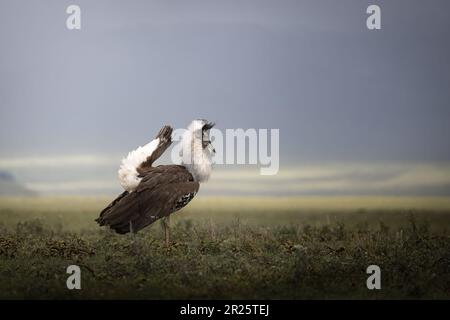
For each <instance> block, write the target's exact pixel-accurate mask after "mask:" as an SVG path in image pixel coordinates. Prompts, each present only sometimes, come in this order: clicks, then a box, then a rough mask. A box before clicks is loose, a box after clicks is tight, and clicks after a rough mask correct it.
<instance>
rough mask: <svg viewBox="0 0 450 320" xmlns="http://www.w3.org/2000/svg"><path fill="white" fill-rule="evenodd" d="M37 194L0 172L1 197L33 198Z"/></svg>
mask: <svg viewBox="0 0 450 320" xmlns="http://www.w3.org/2000/svg"><path fill="white" fill-rule="evenodd" d="M35 194H36V193H35V192H34V191H31V190H29V189H27V188H26V187H25V186H23V185H22V184H20V183H19V182H17V181H16V179H15V178H14V176H13V175H12V174H11V173H9V172H7V171H3V170H0V196H32V195H35Z"/></svg>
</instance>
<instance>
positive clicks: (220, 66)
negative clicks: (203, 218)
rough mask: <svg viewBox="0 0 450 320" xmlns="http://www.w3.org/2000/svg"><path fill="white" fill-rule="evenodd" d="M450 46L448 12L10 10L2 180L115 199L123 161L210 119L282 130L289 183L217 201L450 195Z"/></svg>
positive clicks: (352, 6) (150, 5) (324, 6)
mask: <svg viewBox="0 0 450 320" xmlns="http://www.w3.org/2000/svg"><path fill="white" fill-rule="evenodd" d="M71 4H77V5H79V6H80V8H81V30H68V29H67V28H66V24H65V23H66V19H67V17H68V14H67V13H66V8H67V7H68V6H69V5H71ZM370 4H377V5H379V6H380V8H381V26H382V28H381V30H375V31H371V30H368V29H367V27H366V19H367V17H368V15H367V14H366V8H367V7H368V6H369V5H370ZM448 39H450V3H449V2H448V1H446V0H441V1H438V0H436V1H432V2H425V1H413V0H398V1H356V0H354V1H349V0H343V1H331V0H329V1H324V0H308V1H298V0H295V1H286V0H283V1H275V0H269V1H268V0H258V1H257V0H246V1H242V0H241V1H233V0H231V1H229V0H227V1H224V0H222V1H197V0H190V1H162V0H157V1H135V0H132V1H101V0H100V1H56V0H54V1H48V0H43V1H17V0H14V1H13V0H1V1H0V48H1V50H0V170H6V171H9V172H12V173H13V174H14V175H15V176H16V177H17V179H18V180H19V181H20V182H22V183H24V184H26V185H27V186H29V187H30V188H31V189H35V190H37V191H39V192H44V193H45V192H50V193H52V192H55V193H65V192H68V193H70V192H74V193H77V192H86V193H90V192H94V191H95V192H116V191H118V190H119V189H118V187H117V181H116V170H117V167H118V165H119V161H120V158H121V156H123V155H125V154H126V153H127V152H128V151H130V150H131V149H134V148H136V147H137V146H138V145H142V144H144V143H146V142H148V141H150V140H151V139H152V138H153V137H154V135H155V134H156V132H157V131H158V130H159V128H160V127H161V126H162V125H164V124H171V125H172V126H173V127H175V128H182V127H185V126H186V125H187V124H188V123H189V122H190V121H191V120H192V119H195V118H206V119H209V120H212V121H215V122H216V123H217V125H216V126H217V128H219V129H222V130H225V129H227V128H244V129H247V128H256V129H261V128H268V129H270V128H277V129H280V175H279V176H277V177H272V178H270V177H261V176H259V174H258V170H255V168H254V166H239V167H235V166H226V167H224V166H221V167H219V168H217V170H218V174H217V177H218V178H217V180H216V181H215V182H214V180H212V181H211V185H210V187H209V189H207V190H209V192H212V193H214V192H216V193H219V194H222V193H224V192H228V193H233V194H234V193H244V192H247V193H252V194H254V193H256V194H289V195H291V194H293V195H297V194H342V193H344V194H347V193H351V194H360V193H364V194H372V193H373V194H380V193H381V194H392V193H394V194H413V195H417V194H419V195H421V194H424V195H428V194H437V195H450V174H449V171H448V168H449V166H448V164H449V163H450V139H448V137H449V136H450V126H449V125H448V121H449V119H450V105H449V103H450V90H449V89H450V41H449V40H448ZM393 168H394V169H393ZM232 169H236V170H238V169H239V170H244V171H245V172H247V173H248V175H247V177H248V180H246V181H243V180H242V181H241V180H240V181H241V182H242V184H241V189H246V190H247V191H245V190H239V189H236V186H235V184H234V185H233V182H235V181H236V180H233V179H234V178H232V177H233V174H231V173H229V172H228V170H232ZM293 172H295V174H293ZM312 173H316V176H311V175H312ZM327 174H328V175H327ZM245 176H246V175H245V174H244V175H240V177H245ZM213 177H214V176H213ZM220 177H221V178H220ZM280 177H285V179H289V180H290V182H289V183H286V182H285V181H283V182H282V183H280V182H279V184H277V182H276V181H280V179H281V178H280ZM412 177H414V178H412ZM235 178H236V179H237V177H235ZM221 179H222V180H223V181H222V180H221ZM229 179H232V180H231V183H230V182H227V181H228V180H229ZM242 179H244V178H242ZM261 179H262V180H261ZM277 179H278V180H277ZM308 179H309V180H308ZM311 179H312V180H311ZM396 179H397V180H396ZM398 179H400V180H401V181H403V182H402V183H400V184H399V182H398ZM281 180H282V179H281ZM380 181H382V182H383V183H381V182H380ZM405 181H406V182H405ZM219 182H220V183H219ZM244 182H245V183H248V185H246V184H245V183H244ZM227 183H228V187H226V186H227ZM215 184H217V186H215ZM380 184H381V185H380ZM319 185H320V186H319ZM257 186H259V187H257ZM261 186H266V187H265V188H264V190H262V189H261V188H262V187H261ZM249 190H250V191H249Z"/></svg>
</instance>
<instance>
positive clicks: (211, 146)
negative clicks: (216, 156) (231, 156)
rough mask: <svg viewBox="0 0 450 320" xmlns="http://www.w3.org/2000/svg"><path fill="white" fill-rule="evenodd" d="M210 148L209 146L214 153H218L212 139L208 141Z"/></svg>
mask: <svg viewBox="0 0 450 320" xmlns="http://www.w3.org/2000/svg"><path fill="white" fill-rule="evenodd" d="M208 148H209V149H210V150H211V151H212V152H213V153H216V149H214V147H213V145H212V143H211V141H208Z"/></svg>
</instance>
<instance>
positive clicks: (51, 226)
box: [0, 197, 450, 299]
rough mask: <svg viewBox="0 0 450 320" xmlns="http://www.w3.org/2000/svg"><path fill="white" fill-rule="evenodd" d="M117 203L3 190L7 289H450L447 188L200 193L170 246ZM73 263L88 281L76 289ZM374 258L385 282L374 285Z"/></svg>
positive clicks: (226, 293)
mask: <svg viewBox="0 0 450 320" xmlns="http://www.w3.org/2000/svg"><path fill="white" fill-rule="evenodd" d="M107 202H108V199H106V198H74V197H72V198H0V221H1V222H0V298H7V299H9V298H19V299H22V298H33V299H41V298H58V299H73V298H81V299H85V298H86V299H93V298H99V299H108V298H135V299H136V298H137V299H157V298H162V299H166V298H169V299H170V298H181V299H184V298H200V299H207V298H216V299H219V298H236V299H239V298H248V299H265V298H268V299H305V298H306V299H308V298H327V299H334V298H356V299H359V298H363V299H366V298H367V299H380V298H444V299H449V298H450V230H449V227H450V210H449V209H447V208H449V207H448V206H447V204H448V200H447V199H445V198H436V199H401V200H399V199H396V198H391V199H389V198H384V199H382V198H366V199H365V198H359V200H358V199H356V200H353V201H352V200H351V199H345V198H330V199H326V198H320V199H319V198H317V199H313V198H304V199H301V198H297V199H293V198H286V199H283V198H280V199H244V198H242V199H239V198H228V199H226V198H224V199H213V198H203V199H202V198H198V199H195V200H194V201H193V202H192V204H190V205H189V206H188V207H187V208H186V209H183V210H182V211H180V212H179V213H176V214H175V215H174V218H173V219H172V242H173V243H172V245H171V246H170V248H167V247H166V246H165V244H164V240H163V237H164V235H163V232H162V230H161V228H160V224H159V223H155V224H154V225H152V226H151V227H149V228H146V229H145V230H143V232H140V233H138V234H137V235H134V236H133V235H125V236H120V235H116V234H114V233H112V232H110V231H109V230H107V229H104V228H99V227H98V226H97V225H96V224H95V222H94V219H95V218H96V217H97V215H98V213H99V211H100V210H101V208H102V207H104V206H105V205H106V204H107ZM364 204H367V205H366V206H364ZM362 208H365V209H362ZM411 208H416V209H411ZM426 208H429V209H426ZM71 264H76V265H79V266H80V267H81V270H82V290H71V291H70V290H68V289H67V288H66V279H67V277H68V276H69V275H68V274H66V268H67V266H69V265H71ZM371 264H376V265H379V266H380V267H381V270H382V280H381V283H382V289H381V290H373V291H370V290H368V289H367V288H366V279H367V277H368V275H367V274H366V268H367V267H368V266H369V265H371Z"/></svg>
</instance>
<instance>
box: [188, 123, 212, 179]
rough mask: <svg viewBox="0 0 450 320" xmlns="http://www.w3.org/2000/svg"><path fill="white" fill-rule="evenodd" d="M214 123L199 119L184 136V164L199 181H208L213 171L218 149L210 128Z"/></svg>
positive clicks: (191, 124)
mask: <svg viewBox="0 0 450 320" xmlns="http://www.w3.org/2000/svg"><path fill="white" fill-rule="evenodd" d="M213 126H214V123H212V122H209V121H207V120H204V119H197V120H194V121H192V122H191V123H190V125H189V126H188V128H187V130H186V132H185V133H184V135H183V138H182V146H183V149H182V155H183V164H184V165H185V166H186V167H187V168H188V169H189V171H191V173H192V174H193V176H194V178H195V179H196V180H198V181H206V180H208V178H209V174H210V173H211V166H212V157H213V155H214V153H215V152H216V150H215V149H214V147H213V145H212V143H211V139H210V130H211V128H212V127H213Z"/></svg>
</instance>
